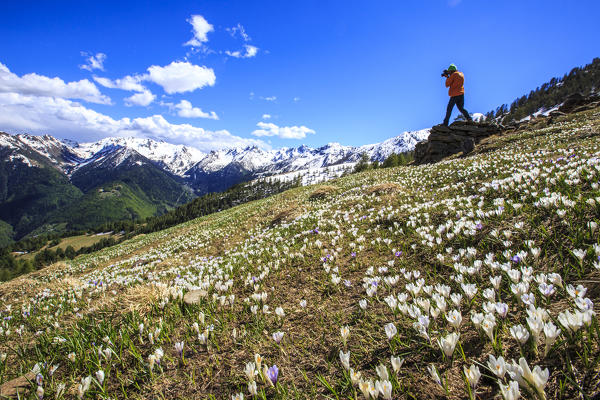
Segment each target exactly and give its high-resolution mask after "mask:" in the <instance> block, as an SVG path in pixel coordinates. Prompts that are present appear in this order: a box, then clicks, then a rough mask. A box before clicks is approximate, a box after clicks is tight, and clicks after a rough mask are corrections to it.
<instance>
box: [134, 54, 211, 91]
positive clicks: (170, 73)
mask: <svg viewBox="0 0 600 400" xmlns="http://www.w3.org/2000/svg"><path fill="white" fill-rule="evenodd" d="M142 79H143V80H146V81H150V82H154V83H156V84H158V85H160V86H162V87H163V89H164V90H165V92H167V93H168V94H173V93H185V92H191V91H194V90H196V89H202V88H203V87H204V86H213V85H214V84H215V80H216V77H215V73H214V71H213V70H212V69H211V68H207V67H204V66H202V67H201V66H199V65H194V64H191V63H189V62H182V61H173V62H172V63H171V64H169V65H166V66H164V67H160V66H158V65H152V66H151V67H149V68H148V74H146V75H144V76H143V77H142Z"/></svg>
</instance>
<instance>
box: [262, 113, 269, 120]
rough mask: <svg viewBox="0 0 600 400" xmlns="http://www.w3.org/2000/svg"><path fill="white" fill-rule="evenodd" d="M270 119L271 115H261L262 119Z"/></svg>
mask: <svg viewBox="0 0 600 400" xmlns="http://www.w3.org/2000/svg"><path fill="white" fill-rule="evenodd" d="M269 118H271V114H263V115H262V119H269Z"/></svg>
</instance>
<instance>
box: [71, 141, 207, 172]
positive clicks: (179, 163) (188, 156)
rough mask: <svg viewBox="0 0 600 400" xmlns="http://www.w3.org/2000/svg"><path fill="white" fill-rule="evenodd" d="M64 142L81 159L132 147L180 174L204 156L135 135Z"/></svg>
mask: <svg viewBox="0 0 600 400" xmlns="http://www.w3.org/2000/svg"><path fill="white" fill-rule="evenodd" d="M65 143H69V144H70V147H71V148H72V149H73V151H74V152H75V153H77V154H78V155H79V156H80V157H81V158H82V159H90V158H92V157H93V156H94V155H95V154H97V153H98V152H100V151H104V150H105V149H110V148H116V147H117V146H120V147H125V148H128V149H132V150H135V151H136V152H138V153H139V154H141V155H143V156H144V157H146V158H147V159H149V160H152V161H154V162H155V163H156V164H158V165H159V166H160V167H162V168H164V169H166V170H167V171H169V172H171V173H173V174H175V175H180V176H181V175H183V174H184V173H185V172H186V171H187V170H189V169H190V168H191V167H192V166H193V165H194V164H196V163H197V162H198V161H200V160H202V158H203V157H204V156H205V154H204V153H203V152H201V151H200V150H198V149H196V148H194V147H189V146H184V145H177V144H171V143H167V142H164V141H156V140H152V139H144V138H135V137H130V138H112V137H109V138H105V139H102V140H99V141H97V142H92V143H80V144H79V143H75V142H72V141H70V142H65Z"/></svg>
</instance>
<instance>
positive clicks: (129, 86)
mask: <svg viewBox="0 0 600 400" xmlns="http://www.w3.org/2000/svg"><path fill="white" fill-rule="evenodd" d="M94 80H95V81H96V82H97V83H98V84H99V85H102V86H104V87H106V88H109V89H121V90H127V91H131V92H143V91H145V90H146V88H145V87H144V86H143V85H142V84H141V83H140V81H141V80H142V77H141V76H139V75H136V76H129V75H127V76H126V77H124V78H121V79H115V80H111V79H108V78H102V77H98V76H94Z"/></svg>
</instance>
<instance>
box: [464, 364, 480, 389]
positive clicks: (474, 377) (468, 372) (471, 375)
mask: <svg viewBox="0 0 600 400" xmlns="http://www.w3.org/2000/svg"><path fill="white" fill-rule="evenodd" d="M463 372H464V373H465V377H466V378H467V381H468V382H469V384H470V385H471V387H473V388H475V387H476V386H477V383H479V378H481V372H480V371H479V367H478V366H477V365H475V364H471V366H470V367H469V368H467V367H466V366H463Z"/></svg>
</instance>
